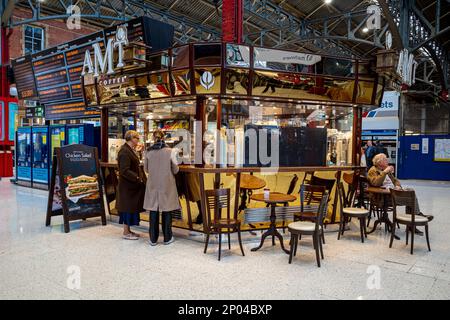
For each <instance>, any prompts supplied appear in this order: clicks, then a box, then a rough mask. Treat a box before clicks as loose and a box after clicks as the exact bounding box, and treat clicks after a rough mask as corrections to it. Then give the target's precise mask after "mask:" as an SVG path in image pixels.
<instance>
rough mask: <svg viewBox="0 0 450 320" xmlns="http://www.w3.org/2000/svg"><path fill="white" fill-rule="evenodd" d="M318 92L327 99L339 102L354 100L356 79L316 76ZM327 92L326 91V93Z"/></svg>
mask: <svg viewBox="0 0 450 320" xmlns="http://www.w3.org/2000/svg"><path fill="white" fill-rule="evenodd" d="M316 86H317V87H316V88H315V89H317V90H318V92H317V94H319V95H321V96H322V97H325V98H326V99H327V100H331V101H337V102H352V101H353V91H354V88H355V81H354V80H343V79H334V78H329V77H317V78H316ZM324 92H325V93H324Z"/></svg>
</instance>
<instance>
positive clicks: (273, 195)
mask: <svg viewBox="0 0 450 320" xmlns="http://www.w3.org/2000/svg"><path fill="white" fill-rule="evenodd" d="M250 198H251V199H252V200H254V201H260V202H265V203H267V204H270V206H271V210H270V226H269V230H267V231H266V232H264V233H263V235H262V237H261V243H260V244H259V246H258V247H256V248H253V249H251V251H257V250H259V249H261V248H262V246H263V244H264V240H265V239H266V238H267V237H268V236H272V244H273V245H275V241H274V240H275V237H277V238H278V240H280V244H281V249H282V250H283V251H284V252H286V253H287V254H289V250H286V249H285V248H284V243H283V236H282V235H281V233H279V232H278V230H277V228H276V223H275V222H276V215H275V207H276V206H277V204H279V203H280V204H285V203H287V202H292V201H295V199H297V197H296V196H293V195H289V194H283V193H279V192H270V193H269V197H268V198H265V197H264V193H257V194H253V195H252V196H251V197H250Z"/></svg>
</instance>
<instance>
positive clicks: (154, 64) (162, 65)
mask: <svg viewBox="0 0 450 320" xmlns="http://www.w3.org/2000/svg"><path fill="white" fill-rule="evenodd" d="M167 57H168V56H167V54H166V53H162V54H158V55H154V56H150V58H149V61H150V68H149V70H150V71H160V70H167V69H168V68H169V66H168V60H167Z"/></svg>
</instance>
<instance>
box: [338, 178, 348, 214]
mask: <svg viewBox="0 0 450 320" xmlns="http://www.w3.org/2000/svg"><path fill="white" fill-rule="evenodd" d="M337 193H338V197H339V206H340V208H341V215H342V211H343V209H344V208H347V207H350V205H351V203H348V202H347V198H348V197H347V195H346V193H345V189H344V184H343V183H342V182H340V183H339V184H338V186H337Z"/></svg>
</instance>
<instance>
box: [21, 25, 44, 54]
mask: <svg viewBox="0 0 450 320" xmlns="http://www.w3.org/2000/svg"><path fill="white" fill-rule="evenodd" d="M24 40H25V48H24V49H25V54H28V53H34V52H37V51H41V50H44V29H43V28H39V27H35V26H25V28H24Z"/></svg>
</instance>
